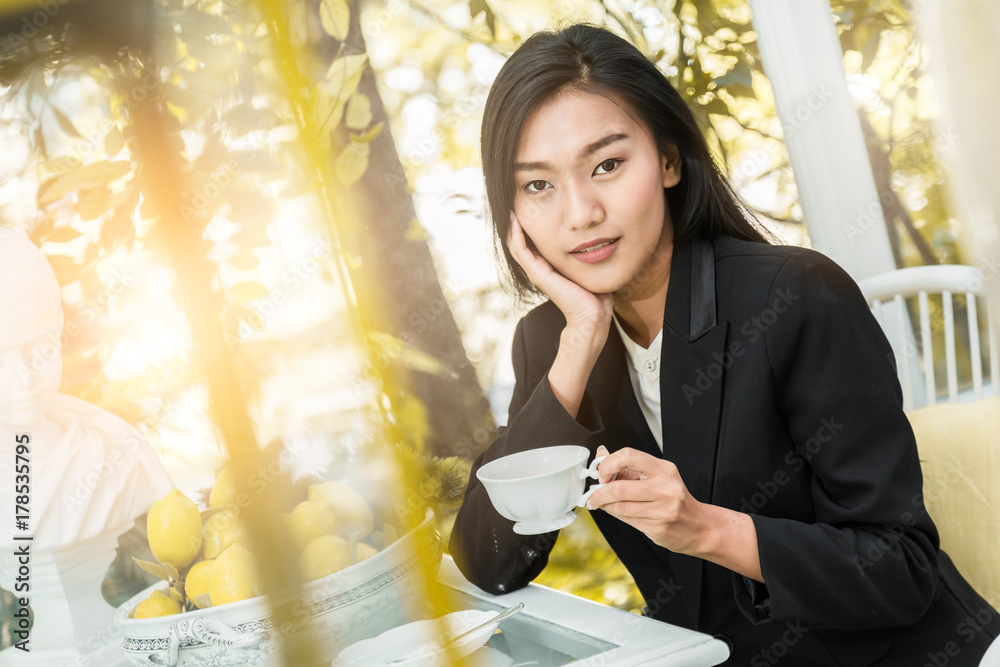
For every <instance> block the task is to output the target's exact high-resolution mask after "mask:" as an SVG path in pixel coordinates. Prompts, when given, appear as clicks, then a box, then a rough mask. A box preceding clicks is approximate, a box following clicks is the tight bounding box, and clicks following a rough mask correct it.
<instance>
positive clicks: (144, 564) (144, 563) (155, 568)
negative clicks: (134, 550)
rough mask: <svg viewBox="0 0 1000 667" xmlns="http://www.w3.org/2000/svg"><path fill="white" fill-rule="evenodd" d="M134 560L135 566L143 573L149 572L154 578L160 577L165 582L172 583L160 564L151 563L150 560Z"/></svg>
mask: <svg viewBox="0 0 1000 667" xmlns="http://www.w3.org/2000/svg"><path fill="white" fill-rule="evenodd" d="M132 560H134V561H135V564H136V565H138V566H139V569H140V570H142V571H143V572H147V573H149V574H151V575H153V576H154V577H159V578H160V579H163V580H164V581H170V577H168V576H167V573H166V572H164V571H163V568H162V567H160V566H159V564H158V563H151V562H149V561H148V560H139V559H138V558H136V557H135V556H132Z"/></svg>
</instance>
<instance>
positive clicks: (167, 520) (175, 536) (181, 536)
mask: <svg viewBox="0 0 1000 667" xmlns="http://www.w3.org/2000/svg"><path fill="white" fill-rule="evenodd" d="M146 532H147V536H148V537H149V548H150V550H151V551H152V552H153V555H154V556H156V560H158V561H160V563H162V564H164V565H166V564H168V563H169V564H170V565H172V566H174V567H175V568H177V569H178V570H183V569H184V568H185V567H187V566H188V564H189V563H190V562H191V561H193V560H194V558H195V556H197V555H198V551H199V550H200V549H201V513H200V512H198V506H197V505H195V504H194V501H192V500H191V499H190V498H188V497H187V496H185V495H184V494H183V493H181V492H180V490H179V489H174V490H173V491H171V492H170V493H168V494H167V495H165V496H163V497H162V498H160V499H159V500H157V501H156V502H155V503H153V506H152V507H151V508H149V515H148V516H147V517H146Z"/></svg>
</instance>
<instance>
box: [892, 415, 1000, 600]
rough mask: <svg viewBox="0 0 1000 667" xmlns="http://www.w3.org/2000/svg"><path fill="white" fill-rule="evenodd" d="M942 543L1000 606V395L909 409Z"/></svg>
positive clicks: (930, 506) (977, 586)
mask: <svg viewBox="0 0 1000 667" xmlns="http://www.w3.org/2000/svg"><path fill="white" fill-rule="evenodd" d="M907 417H909V420H910V424H911V426H912V427H913V432H914V435H915V436H916V439H917V449H918V451H919V454H920V463H921V467H922V469H923V473H924V502H925V504H926V506H927V511H928V512H929V513H930V515H931V518H932V519H934V522H935V523H936V524H937V527H938V532H939V533H940V535H941V548H942V549H943V550H944V551H945V552H947V554H948V555H949V556H950V557H951V559H952V561H954V563H955V566H956V567H957V568H958V570H959V572H961V573H962V575H963V576H964V577H965V578H966V579H967V580H968V581H969V583H970V584H972V586H973V588H975V589H976V591H977V592H978V593H979V594H980V595H982V596H983V597H984V598H985V599H986V600H987V601H988V602H989V603H990V604H992V605H993V607H994V608H996V609H1000V396H994V397H992V398H987V399H984V400H980V401H975V402H973V403H942V404H938V405H929V406H926V407H923V408H919V409H916V410H911V411H908V412H907Z"/></svg>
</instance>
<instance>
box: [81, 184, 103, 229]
mask: <svg viewBox="0 0 1000 667" xmlns="http://www.w3.org/2000/svg"><path fill="white" fill-rule="evenodd" d="M110 208H111V190H109V189H108V188H107V187H106V186H103V185H98V186H96V187H94V188H91V189H90V190H88V191H87V194H85V195H82V196H81V197H80V201H79V202H77V204H76V211H77V213H79V214H80V217H81V218H83V219H84V220H94V219H96V218H99V217H101V216H102V215H104V214H105V213H107V212H108V211H109V209H110Z"/></svg>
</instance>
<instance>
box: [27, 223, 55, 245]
mask: <svg viewBox="0 0 1000 667" xmlns="http://www.w3.org/2000/svg"><path fill="white" fill-rule="evenodd" d="M55 228H56V223H55V220H53V219H52V218H48V217H47V218H43V219H42V221H41V222H40V223H38V224H37V225H36V226H35V228H34V229H32V230H31V233H30V234H29V235H28V236H29V237H30V238H31V240H32V241H34V242H35V245H38V246H40V245H42V242H43V241H46V240H47V239H48V238H49V234H51V233H52V230H54V229H55Z"/></svg>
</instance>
